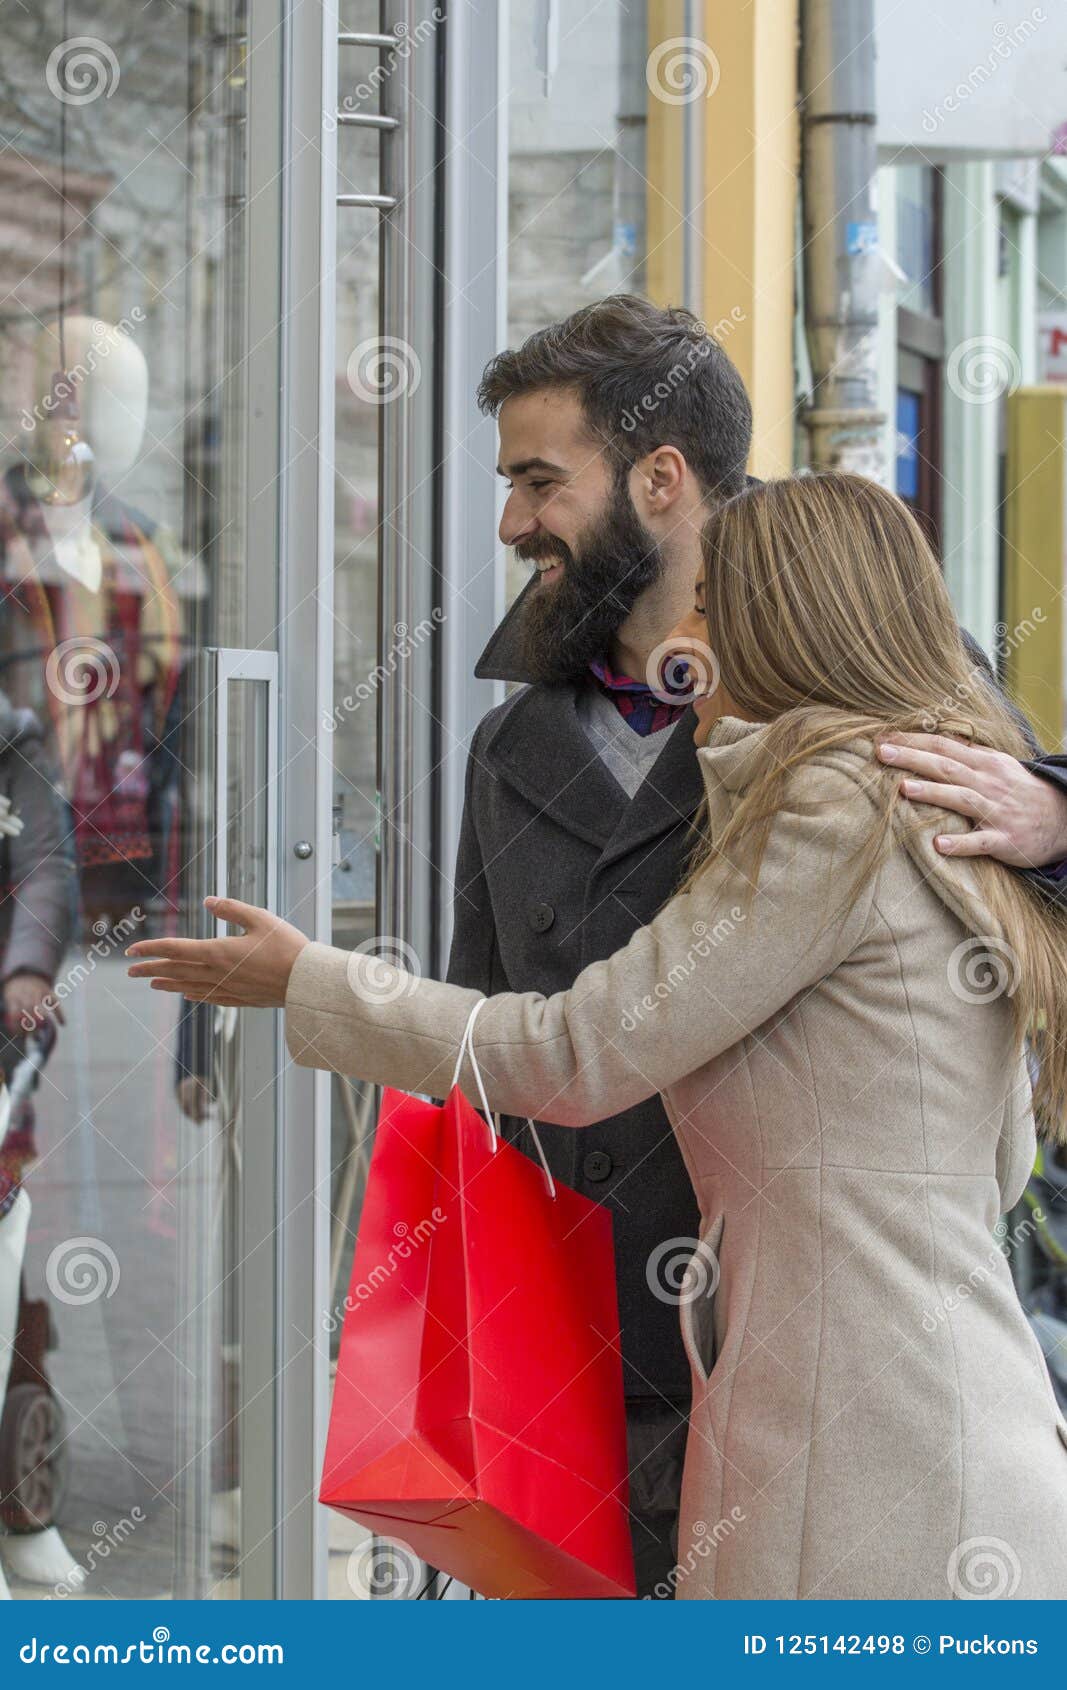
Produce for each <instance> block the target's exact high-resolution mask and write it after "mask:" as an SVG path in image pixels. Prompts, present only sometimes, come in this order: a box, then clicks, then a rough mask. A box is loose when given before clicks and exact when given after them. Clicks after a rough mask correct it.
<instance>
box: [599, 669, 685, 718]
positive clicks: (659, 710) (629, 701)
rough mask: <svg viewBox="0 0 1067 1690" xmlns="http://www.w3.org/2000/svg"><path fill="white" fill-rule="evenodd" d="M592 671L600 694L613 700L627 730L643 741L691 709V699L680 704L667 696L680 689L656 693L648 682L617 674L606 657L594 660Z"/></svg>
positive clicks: (662, 689)
mask: <svg viewBox="0 0 1067 1690" xmlns="http://www.w3.org/2000/svg"><path fill="white" fill-rule="evenodd" d="M589 669H590V673H591V674H592V675H593V678H594V679H595V681H596V683H597V685H598V686H599V687H600V690H601V691H602V692H603V693H605V694H606V695H607V697H608V698H610V699H611V702H612V703H613V704H614V706H615V708H616V710H618V712H619V714H620V715H621V716H625V718H626V723H627V726H628V727H631V728H632V729H633V730H634V733H638V734H640V735H641V736H642V738H644V737H645V736H646V735H647V734H654V733H659V731H660V729H661V728H669V727H671V726H673V724H674V723H675V722H676V721H677V720H678V718H679V716H682V715H684V713H685V712H686V710H688V708H689V698H688V696H686V697H685V698H684V699H682V700H681V701H680V702H679V703H677V704H672V703H671V702H670V701H669V699H668V698H667V697H665V696H664V695H665V694H667V693H669V692H671V691H675V692H677V691H679V689H678V688H673V689H672V688H668V687H663V688H661V689H660V690H659V691H658V692H653V690H652V688H651V687H650V686H649V684H648V682H647V681H635V680H633V679H632V677H631V676H629V675H619V674H616V673H615V671H614V670H613V669H612V667H611V665H610V664H609V663H608V660H607V658H606V657H597V658H594V660H593V662H592V663H590V665H589Z"/></svg>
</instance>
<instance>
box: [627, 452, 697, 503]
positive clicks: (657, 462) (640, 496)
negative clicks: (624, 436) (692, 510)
mask: <svg viewBox="0 0 1067 1690" xmlns="http://www.w3.org/2000/svg"><path fill="white" fill-rule="evenodd" d="M691 480H692V478H691V476H690V473H689V465H688V464H687V463H686V461H685V457H684V455H683V454H682V453H681V452H680V451H679V450H678V448H677V446H657V447H656V448H655V449H654V450H653V451H651V452H647V453H646V454H645V456H644V457H643V458H640V459H639V460H638V462H637V463H636V464H635V465H634V467H633V469H632V470H631V471H630V496H631V498H632V499H633V502H634V507H635V509H636V510H637V511H638V513H639V514H640V515H643V516H645V517H648V518H654V517H657V516H663V515H664V514H665V513H666V512H667V511H669V510H671V509H672V507H673V506H674V505H676V504H677V502H678V500H679V499H680V498H681V497H682V495H683V494H684V492H685V491H686V488H687V487H688V486H689V485H690V482H691Z"/></svg>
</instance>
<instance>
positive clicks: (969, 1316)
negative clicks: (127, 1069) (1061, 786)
mask: <svg viewBox="0 0 1067 1690" xmlns="http://www.w3.org/2000/svg"><path fill="white" fill-rule="evenodd" d="M703 550H704V568H703V571H702V576H701V579H700V580H699V581H697V582H696V583H695V589H696V599H695V603H694V606H693V610H692V613H691V614H690V615H689V616H688V617H687V618H686V619H685V621H684V622H683V623H682V624H680V625H679V628H678V630H677V638H678V642H679V644H680V645H682V646H684V645H685V644H686V642H692V641H693V640H696V641H699V642H703V643H706V642H708V641H710V644H711V646H712V647H713V648H714V651H715V653H716V655H717V658H718V665H719V670H720V674H721V680H720V681H719V684H718V685H717V687H716V690H715V691H714V692H713V693H712V694H711V695H710V696H709V697H706V698H705V699H703V700H702V701H701V702H700V703H699V705H698V707H697V716H698V728H697V733H696V737H697V741H698V744H699V745H700V746H701V747H702V749H701V750H700V753H699V756H700V761H701V765H702V770H703V774H704V780H705V785H706V791H707V803H706V811H705V816H704V823H703V826H702V828H701V831H700V837H699V840H698V842H697V846H696V850H695V853H694V859H693V862H692V866H691V871H690V873H689V874H688V877H687V879H686V882H685V885H684V887H683V888H682V889H680V891H679V893H678V894H677V895H676V896H675V897H674V898H673V899H672V900H671V902H670V903H669V904H668V905H667V906H666V907H665V908H664V909H663V911H662V912H661V913H660V914H659V916H658V917H657V918H656V920H655V921H654V922H652V923H651V925H650V926H648V927H645V928H642V929H641V930H640V931H639V932H638V933H636V934H635V936H634V938H633V939H632V940H631V941H630V943H629V944H628V945H627V946H626V947H625V949H623V950H621V951H619V952H617V953H616V955H614V956H613V957H611V958H610V959H608V960H607V961H605V962H597V963H594V964H593V965H592V966H591V967H589V968H587V969H586V970H585V971H584V972H583V973H582V974H581V975H580V976H579V977H578V979H577V981H576V982H575V984H574V986H573V987H572V989H571V990H570V991H567V992H560V993H558V994H557V995H556V996H554V997H551V998H547V999H546V998H544V997H541V996H538V995H536V994H534V993H527V994H506V995H501V996H498V997H492V998H490V999H489V1000H488V1001H487V1002H486V1003H485V1004H484V1006H483V1009H482V1012H481V1015H480V1017H479V1020H478V1023H477V1056H478V1060H479V1063H480V1066H481V1069H482V1073H483V1076H484V1079H485V1085H486V1089H487V1091H488V1101H489V1103H490V1105H491V1106H492V1107H493V1108H494V1109H499V1110H502V1111H504V1112H506V1113H508V1114H512V1115H519V1116H522V1115H531V1116H533V1117H534V1118H535V1119H541V1120H545V1121H553V1122H559V1123H562V1124H563V1125H565V1126H571V1127H575V1128H579V1127H581V1126H582V1125H583V1123H585V1122H591V1121H598V1120H603V1119H604V1118H605V1117H606V1116H609V1115H612V1114H614V1113H615V1112H617V1111H620V1110H623V1109H626V1108H628V1107H629V1106H631V1105H632V1104H634V1103H635V1102H636V1101H638V1100H640V1099H642V1098H645V1097H647V1096H650V1095H651V1094H653V1093H655V1092H660V1093H662V1095H663V1097H664V1101H665V1105H666V1108H667V1112H668V1115H669V1117H670V1120H671V1123H672V1125H673V1128H674V1131H675V1133H676V1134H677V1136H678V1139H679V1141H680V1144H681V1148H682V1152H683V1154H684V1157H685V1160H686V1164H687V1166H688V1169H689V1172H690V1174H691V1176H692V1180H693V1185H694V1187H695V1189H696V1193H697V1197H698V1200H699V1204H700V1211H701V1216H702V1228H703V1231H702V1238H701V1241H700V1244H699V1250H698V1255H699V1256H701V1257H702V1258H703V1261H704V1263H705V1264H706V1263H707V1262H708V1261H709V1260H710V1258H711V1257H712V1256H713V1257H714V1259H715V1262H716V1263H717V1273H718V1288H717V1292H716V1295H715V1298H714V1303H713V1305H709V1303H708V1301H707V1299H704V1298H700V1299H697V1298H687V1297H683V1300H682V1308H681V1317H682V1324H683V1332H684V1336H685V1340H686V1345H687V1349H688V1352H689V1357H690V1362H691V1366H692V1372H693V1405H692V1414H691V1421H690V1432H689V1441H688V1450H687V1457H686V1468H685V1479H684V1486H683V1503H682V1523H681V1536H680V1546H679V1564H680V1567H681V1568H682V1569H683V1570H684V1571H685V1576H684V1577H680V1579H679V1583H678V1588H677V1595H678V1596H679V1597H687V1598H692V1597H696V1598H770V1597H787V1598H788V1597H812V1598H819V1597H846V1598H850V1597H852V1598H857V1597H903V1598H919V1599H921V1598H936V1597H944V1596H953V1595H957V1596H965V1595H973V1594H986V1595H992V1596H1004V1597H1015V1598H1028V1597H1044V1598H1056V1597H1058V1598H1064V1597H1067V1423H1065V1421H1064V1419H1063V1417H1062V1415H1061V1414H1060V1413H1059V1411H1058V1408H1057V1405H1056V1401H1055V1398H1054V1396H1053V1392H1052V1387H1051V1385H1050V1382H1049V1378H1048V1374H1047V1371H1046V1368H1045V1364H1044V1361H1043V1359H1042V1356H1041V1353H1040V1350H1039V1348H1038V1345H1037V1343H1036V1340H1035V1339H1034V1338H1033V1336H1032V1335H1031V1332H1030V1328H1029V1326H1028V1324H1027V1322H1026V1319H1025V1318H1024V1315H1023V1313H1022V1310H1021V1308H1020V1306H1019V1303H1018V1300H1017V1298H1016V1294H1015V1290H1014V1287H1013V1284H1012V1279H1011V1274H1010V1272H1009V1268H1008V1263H1007V1260H1006V1258H1005V1256H1004V1254H1003V1252H1002V1247H1001V1238H1000V1236H999V1232H998V1220H999V1218H1000V1216H1001V1215H1002V1214H1004V1213H1005V1212H1006V1211H1008V1210H1009V1209H1011V1208H1012V1206H1013V1205H1014V1204H1015V1203H1016V1202H1017V1200H1018V1199H1019V1197H1020V1194H1021V1193H1022V1190H1023V1187H1024V1185H1025V1183H1026V1180H1027V1176H1028V1174H1029V1172H1030V1169H1031V1166H1032V1164H1033V1160H1034V1153H1035V1126H1034V1109H1036V1113H1037V1117H1038V1119H1039V1121H1040V1122H1041V1123H1042V1124H1043V1126H1044V1127H1045V1128H1046V1129H1047V1130H1049V1131H1051V1132H1054V1133H1059V1132H1061V1131H1062V1123H1063V1121H1064V1119H1065V1105H1067V998H1065V995H1064V991H1063V981H1064V978H1065V964H1067V945H1065V940H1064V934H1063V932H1062V931H1061V928H1060V925H1059V922H1058V920H1057V917H1056V915H1055V913H1054V912H1050V911H1049V910H1048V909H1047V908H1046V907H1045V906H1044V905H1043V904H1042V903H1041V902H1039V901H1038V900H1037V898H1036V897H1034V896H1033V895H1032V894H1031V893H1030V891H1029V890H1028V889H1027V888H1026V886H1025V885H1024V884H1023V883H1022V882H1021V881H1020V880H1019V879H1018V878H1017V877H1015V876H1013V875H1012V873H1011V872H1010V871H1009V870H1007V869H1005V868H1003V867H1002V866H1001V865H999V864H998V863H995V862H992V861H988V860H982V859H967V858H963V857H952V856H951V855H949V856H946V855H942V854H940V853H939V852H937V851H936V850H935V849H934V847H933V843H932V841H933V836H934V835H935V834H936V833H939V832H940V833H944V832H947V831H955V830H959V829H961V828H963V827H965V826H966V825H967V824H966V823H965V822H963V821H962V819H961V818H960V817H959V816H952V815H949V814H948V813H947V812H940V813H939V812H936V811H931V810H929V809H922V810H920V809H919V808H918V807H917V806H912V805H911V804H910V803H909V802H907V801H906V800H905V799H904V798H903V797H902V795H901V793H900V790H899V786H900V780H899V775H894V773H893V772H892V770H891V769H887V768H885V767H884V766H882V765H881V764H880V763H879V762H878V761H877V760H876V758H875V756H874V754H873V747H874V744H875V742H876V740H878V739H879V738H880V737H881V736H883V735H884V734H885V733H886V732H889V731H893V730H900V731H909V730H917V729H928V728H929V727H930V726H931V725H932V724H936V726H937V727H938V729H939V730H940V731H941V732H943V733H948V734H955V735H958V736H961V737H964V738H967V739H969V740H971V741H973V743H974V744H976V745H981V746H987V747H993V748H997V749H1000V750H1002V751H1004V752H1007V753H1010V755H1011V756H1013V757H1018V756H1021V755H1023V753H1024V749H1025V748H1024V745H1023V743H1022V739H1021V736H1020V734H1019V731H1018V728H1017V726H1016V724H1015V722H1014V720H1013V719H1012V717H1011V716H1010V714H1009V713H1008V711H1007V710H1006V709H1005V706H1004V704H1003V702H1002V701H1001V700H1000V699H999V698H998V697H997V696H996V694H995V693H994V692H993V691H992V690H991V688H990V687H989V685H988V683H987V682H986V681H985V679H984V678H983V677H982V675H981V674H979V673H978V672H976V671H975V669H974V666H973V664H972V662H971V660H970V659H969V658H968V656H967V654H966V652H965V650H964V647H963V645H962V644H961V640H960V635H959V632H958V629H957V625H956V621H955V617H954V615H953V612H952V608H951V605H950V603H949V600H948V596H947V594H946V591H945V588H944V585H943V582H942V579H941V575H940V572H939V570H938V567H937V564H936V561H935V559H934V557H933V556H932V554H931V552H930V549H929V547H928V545H927V544H926V542H925V540H924V538H923V536H922V534H921V532H920V530H919V528H918V527H917V525H916V524H915V522H914V520H913V519H912V517H911V515H910V514H909V512H908V511H907V510H906V509H905V507H904V506H903V505H902V504H901V503H900V502H899V501H898V500H897V499H896V498H894V497H893V496H892V495H891V494H889V493H887V492H885V491H884V490H883V489H881V488H879V487H877V486H875V485H874V484H873V483H870V482H866V481H863V480H860V479H858V478H855V477H850V476H845V475H821V476H810V477H803V478H799V479H795V480H790V481H781V482H777V483H770V484H766V485H763V486H759V487H756V488H753V489H751V490H750V491H748V492H747V493H745V494H743V495H741V496H740V497H739V498H737V499H734V500H732V501H731V502H730V503H728V504H727V505H725V506H724V507H722V508H721V509H719V510H718V511H717V512H715V513H714V514H713V515H712V516H711V518H710V520H709V522H708V525H707V529H706V532H705V536H704V547H703ZM214 910H215V913H216V914H218V915H219V916H221V917H223V918H224V919H226V920H229V921H233V922H237V923H239V924H240V925H242V926H243V927H245V929H246V933H245V936H244V937H238V938H233V939H224V940H220V941H207V942H204V943H194V942H192V941H175V940H171V941H164V942H156V941H145V942H143V943H140V944H138V945H135V946H133V947H132V950H133V952H134V953H137V954H140V955H142V956H145V957H148V958H151V959H152V960H150V961H146V962H144V963H140V964H137V965H135V967H134V969H133V970H132V972H134V973H138V974H144V975H150V976H152V977H153V983H154V985H155V986H156V987H157V988H159V989H162V990H167V991H180V992H184V993H185V994H186V995H187V996H188V997H191V998H194V999H196V998H198V999H201V1000H207V1001H210V1002H215V1003H236V1004H253V1003H282V1002H284V1004H285V1010H286V1034H287V1039H288V1044H289V1049H290V1051H291V1053H292V1055H293V1057H294V1059H295V1060H296V1061H297V1062H299V1063H301V1064H304V1065H307V1066H313V1067H319V1068H327V1069H334V1070H337V1071H339V1072H341V1073H345V1074H358V1075H360V1076H362V1077H363V1078H365V1079H367V1080H371V1081H377V1082H381V1083H388V1084H391V1085H395V1086H400V1087H403V1088H406V1089H407V1090H409V1091H419V1092H424V1093H431V1094H438V1095H439V1094H442V1093H444V1092H445V1091H447V1089H448V1085H449V1082H450V1079H451V1074H452V1066H453V1063H454V1060H455V1053H456V1050H457V1048H458V1046H459V1042H460V1038H461V1035H462V1032H463V1028H464V1025H465V1023H466V1021H467V1017H468V1015H469V1013H470V1010H471V1007H472V1005H473V1004H474V1003H475V1002H477V1001H478V997H479V994H477V993H475V992H471V991H468V990H465V989H463V988H460V987H451V986H446V985H442V984H440V983H438V982H437V981H432V980H417V979H415V978H413V977H403V976H401V975H399V974H398V975H397V979H396V981H395V982H394V989H390V990H389V991H387V992H385V993H383V992H382V990H381V980H380V975H381V973H382V970H383V967H384V966H385V965H383V964H382V963H381V962H378V961H376V960H375V959H373V958H367V957H364V956H360V955H351V956H350V955H347V954H345V953H344V952H341V951H337V950H333V949H331V948H330V947H329V946H325V945H318V944H311V943H308V942H307V941H306V940H305V939H304V937H303V935H301V934H300V933H298V932H297V931H296V930H295V929H294V928H292V927H289V926H288V925H287V924H285V923H283V922H280V921H278V920H277V919H276V918H274V917H271V916H269V915H266V914H265V913H264V912H262V911H256V910H252V909H250V908H249V907H248V906H245V905H241V904H235V903H232V902H230V901H225V900H223V901H218V902H216V903H215V904H214ZM1027 1037H1029V1038H1031V1039H1032V1040H1033V1041H1034V1043H1035V1046H1036V1048H1037V1050H1038V1051H1039V1052H1040V1056H1041V1069H1040V1080H1039V1083H1038V1087H1037V1093H1036V1098H1035V1099H1034V1100H1033V1102H1034V1107H1033V1108H1032V1100H1031V1088H1030V1082H1029V1079H1028V1074H1027V1067H1026V1063H1025V1060H1024V1049H1023V1046H1024V1040H1025V1039H1026V1038H1027ZM462 1079H463V1084H464V1089H465V1090H467V1091H468V1092H471V1090H472V1077H471V1074H470V1073H469V1072H466V1071H465V1073H464V1075H463V1077H462ZM705 1278H706V1275H705ZM709 1311H710V1319H708V1318H706V1317H707V1316H708V1315H709ZM709 1542H710V1543H711V1545H712V1552H711V1553H710V1554H709V1553H706V1550H707V1547H708V1544H709Z"/></svg>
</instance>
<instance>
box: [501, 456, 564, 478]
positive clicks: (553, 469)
mask: <svg viewBox="0 0 1067 1690" xmlns="http://www.w3.org/2000/svg"><path fill="white" fill-rule="evenodd" d="M532 469H547V470H548V471H549V473H550V474H551V475H566V473H567V471H566V470H565V469H564V468H563V465H562V464H553V463H549V461H548V459H547V458H522V459H521V460H520V461H519V462H517V463H514V464H509V465H508V467H507V469H505V468H504V467H503V465H502V464H497V466H496V473H497V474H498V475H503V476H505V477H506V478H507V479H508V480H509V481H510V480H513V479H514V477H515V476H516V475H528V474H529V472H530V470H532Z"/></svg>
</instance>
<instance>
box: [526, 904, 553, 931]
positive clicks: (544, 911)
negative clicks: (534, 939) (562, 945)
mask: <svg viewBox="0 0 1067 1690" xmlns="http://www.w3.org/2000/svg"><path fill="white" fill-rule="evenodd" d="M555 919H556V912H555V910H554V909H553V908H552V905H551V904H534V905H533V907H532V909H531V910H530V926H531V927H532V928H533V930H534V932H535V933H547V932H548V930H549V928H550V927H551V926H552V923H553V922H554V921H555Z"/></svg>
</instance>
